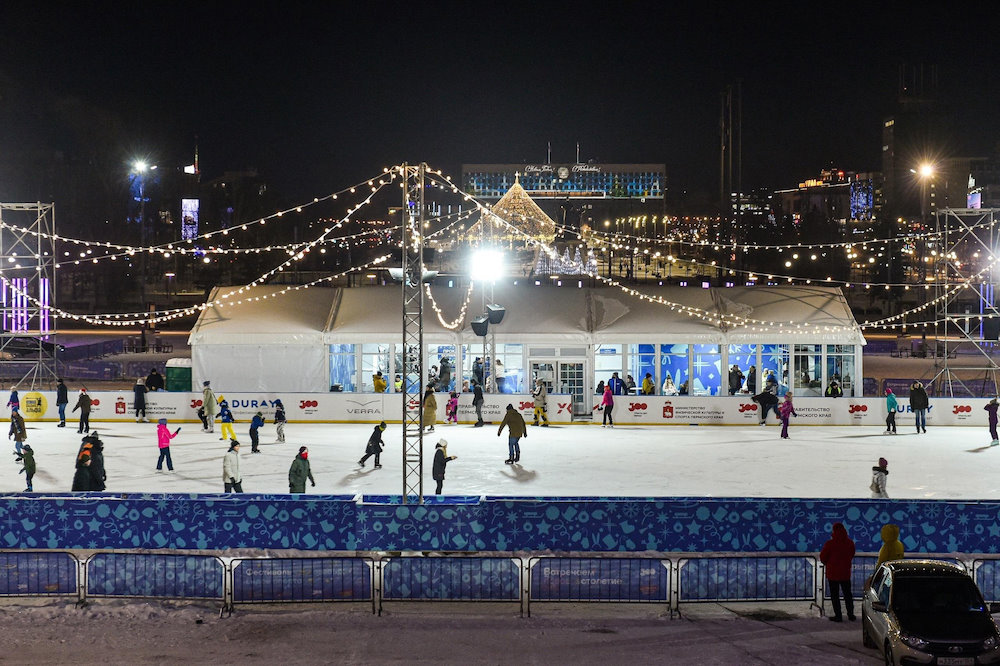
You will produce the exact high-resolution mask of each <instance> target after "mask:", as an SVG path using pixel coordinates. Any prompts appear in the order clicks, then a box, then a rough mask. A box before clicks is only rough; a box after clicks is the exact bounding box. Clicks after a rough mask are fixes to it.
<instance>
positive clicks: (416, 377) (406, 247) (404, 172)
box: [400, 163, 427, 504]
mask: <svg viewBox="0 0 1000 666" xmlns="http://www.w3.org/2000/svg"><path fill="white" fill-rule="evenodd" d="M426 170H427V165H426V164H423V163H421V164H420V165H419V166H412V167H411V166H407V165H406V164H403V165H402V166H401V167H400V174H401V176H402V178H401V179H400V180H401V185H402V189H403V208H402V210H401V211H400V215H401V216H402V220H401V223H402V225H403V248H402V250H403V251H402V254H403V275H402V283H403V503H404V504H407V503H409V502H411V501H412V500H413V498H414V497H416V500H417V502H418V503H420V504H423V502H424V474H423V470H424V410H423V402H422V400H423V396H424V369H423V358H424V319H423V317H424V295H423V278H424V259H423V250H424V234H423V230H424V174H425V172H426Z"/></svg>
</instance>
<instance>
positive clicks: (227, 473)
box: [222, 439, 243, 493]
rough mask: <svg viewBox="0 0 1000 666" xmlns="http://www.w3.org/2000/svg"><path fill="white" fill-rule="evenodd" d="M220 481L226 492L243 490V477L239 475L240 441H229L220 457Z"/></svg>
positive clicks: (240, 491)
mask: <svg viewBox="0 0 1000 666" xmlns="http://www.w3.org/2000/svg"><path fill="white" fill-rule="evenodd" d="M222 483H223V484H224V487H225V491H224V492H227V493H242V492H243V477H242V476H241V475H240V443H239V442H237V441H236V440H235V439H234V440H231V441H230V442H229V450H228V451H227V452H226V455H225V457H224V458H223V459H222Z"/></svg>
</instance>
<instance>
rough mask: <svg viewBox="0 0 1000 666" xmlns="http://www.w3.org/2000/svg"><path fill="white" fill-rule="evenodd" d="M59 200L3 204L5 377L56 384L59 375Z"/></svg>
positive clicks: (0, 271) (0, 313)
mask: <svg viewBox="0 0 1000 666" xmlns="http://www.w3.org/2000/svg"><path fill="white" fill-rule="evenodd" d="M55 238H56V221H55V204H51V203H40V202H39V203H0V317H2V323H0V378H2V379H3V380H5V381H9V382H11V383H12V384H14V385H15V386H20V387H24V386H25V385H26V386H27V388H30V389H36V388H51V387H52V386H54V384H55V379H56V377H58V369H57V349H58V345H57V344H56V319H55V317H53V316H52V310H53V309H54V308H55V306H56V267H57V263H56V248H55Z"/></svg>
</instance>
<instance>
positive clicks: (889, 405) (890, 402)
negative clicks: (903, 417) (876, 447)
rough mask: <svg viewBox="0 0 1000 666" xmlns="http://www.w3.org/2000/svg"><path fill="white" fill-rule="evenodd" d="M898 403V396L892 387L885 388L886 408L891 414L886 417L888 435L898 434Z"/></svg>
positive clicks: (886, 432)
mask: <svg viewBox="0 0 1000 666" xmlns="http://www.w3.org/2000/svg"><path fill="white" fill-rule="evenodd" d="M896 405H897V403H896V396H895V395H893V393H892V389H891V388H887V389H886V390H885V409H886V411H887V412H888V413H889V414H888V416H886V417H885V434H886V435H888V434H889V433H892V434H893V435H895V434H896Z"/></svg>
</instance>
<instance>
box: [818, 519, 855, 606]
mask: <svg viewBox="0 0 1000 666" xmlns="http://www.w3.org/2000/svg"><path fill="white" fill-rule="evenodd" d="M853 560H854V542H853V541H851V538H850V537H849V536H847V528H845V527H844V524H843V523H834V524H833V530H832V533H831V534H830V540H829V541H827V542H826V543H825V544H823V550H821V551H820V553H819V561H820V562H822V563H823V564H824V565H825V567H826V580H827V581H828V582H829V584H830V599H831V602H832V604H833V615H832V616H830V620H831V621H832V622H843V620H844V618H843V616H841V614H840V592H841V591H843V593H844V605H845V606H847V619H848V620H850V621H851V622H853V621H854V597H852V596H851V562H852V561H853Z"/></svg>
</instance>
